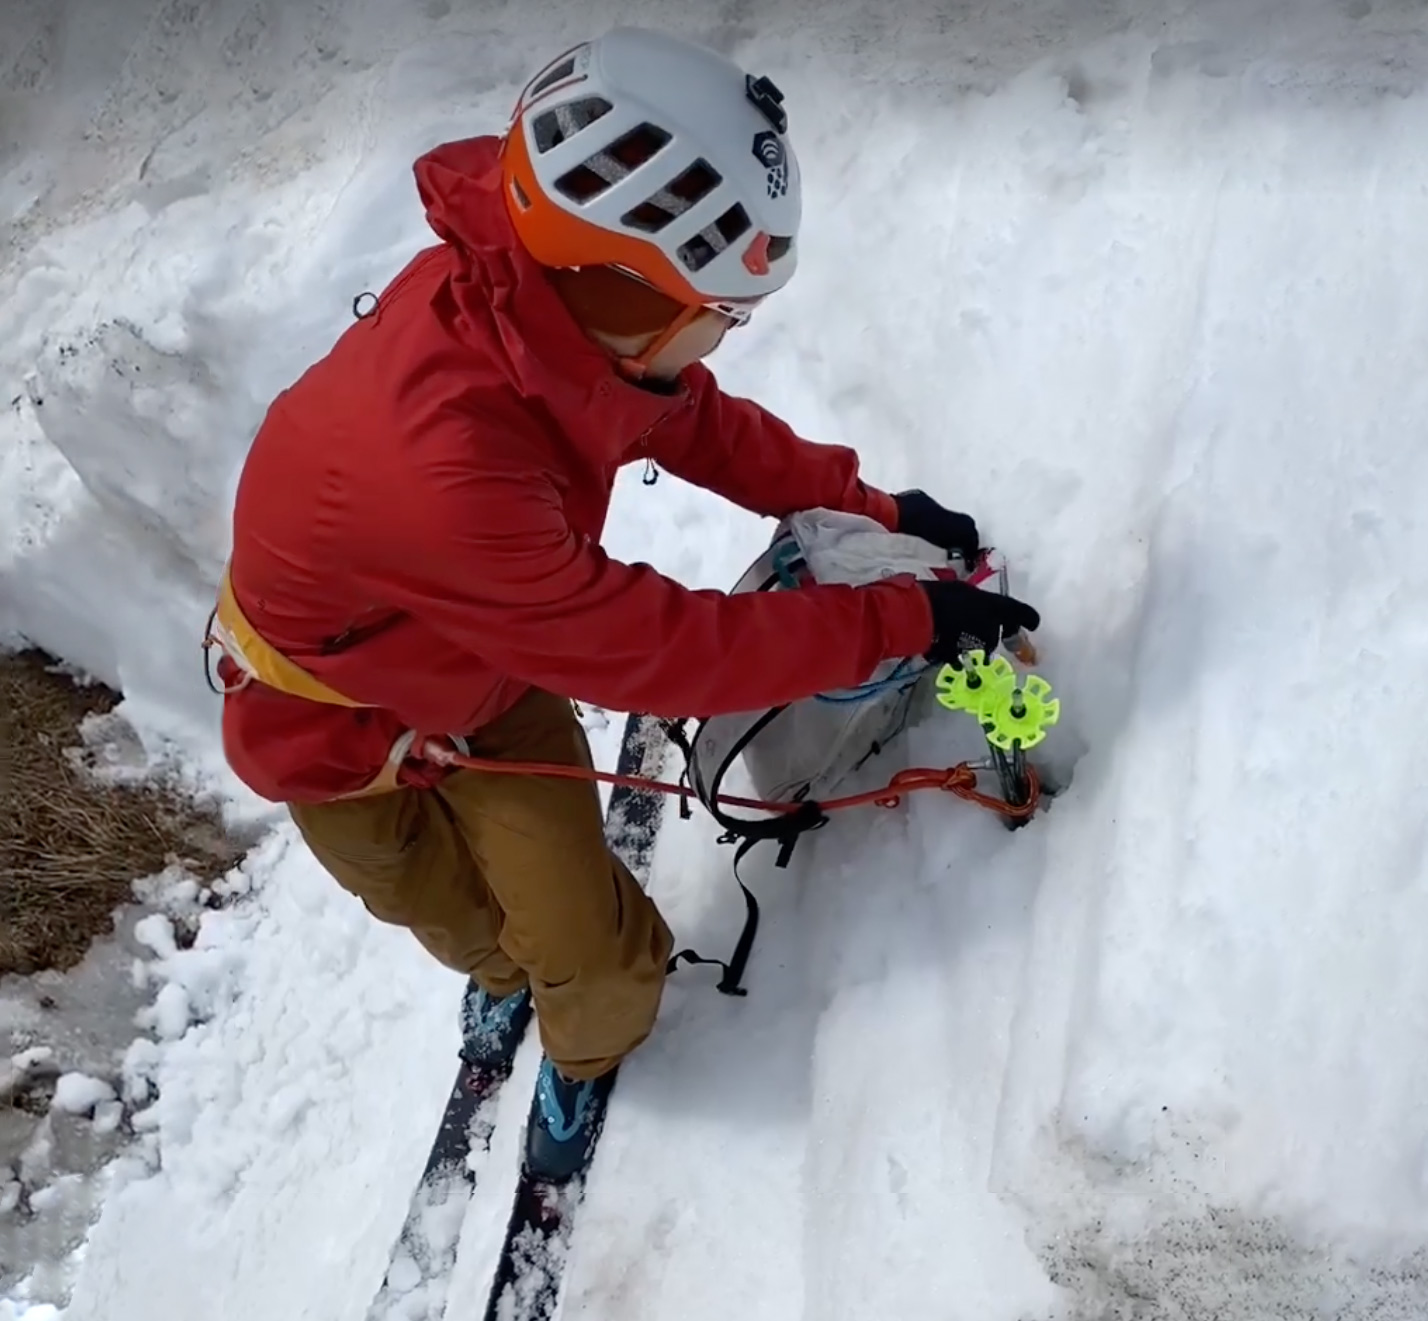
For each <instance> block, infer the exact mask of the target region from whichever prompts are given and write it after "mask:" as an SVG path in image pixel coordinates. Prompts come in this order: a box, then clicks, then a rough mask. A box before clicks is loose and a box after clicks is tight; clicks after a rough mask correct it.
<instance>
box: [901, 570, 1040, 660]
mask: <svg viewBox="0 0 1428 1321" xmlns="http://www.w3.org/2000/svg"><path fill="white" fill-rule="evenodd" d="M918 586H919V587H921V588H922V590H923V591H924V592H926V593H927V599H928V602H929V603H930V604H931V606H932V645H931V646H930V647H929V648H928V649H927V651H926V652H925V653H924V655H925V656H926V657H927V659H928V660H930V661H932V662H934V663H935V664H941V665H948V664H951V663H952V662H954V661H956V660H957V659H958V658H959V657H960V656H961V655H962V654H963V653H964V652H968V651H978V650H981V651H983V652H985V653H986V654H987V656H988V657H989V658H990V657H991V654H992V652H993V651H994V650H996V647H997V644H998V643H999V642H1001V640H1002V639H1003V638H1004V637H1011V636H1012V635H1013V634H1015V633H1017V632H1019V631H1020V630H1021V629H1036V628H1040V627H1041V616H1040V615H1039V614H1037V612H1036V611H1035V610H1033V609H1032V608H1031V606H1029V605H1027V604H1026V602H1025V601H1018V600H1017V599H1016V597H1014V596H1003V595H1002V594H1001V593H1000V592H991V591H983V590H982V589H981V588H980V587H973V586H971V585H970V584H968V583H964V582H955V581H950V580H949V581H946V582H943V581H937V582H922V583H919V584H918Z"/></svg>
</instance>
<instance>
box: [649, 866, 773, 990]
mask: <svg viewBox="0 0 1428 1321" xmlns="http://www.w3.org/2000/svg"><path fill="white" fill-rule="evenodd" d="M758 842H759V841H758V840H756V839H746V840H744V841H743V842H742V843H741V844H740V845H739V847H738V848H737V849H736V850H735V851H734V880H735V881H736V882H737V883H738V886H739V889H741V890H742V891H743V892H744V907H745V910H746V914H745V917H744V929H743V930H742V931H741V932H740V933H739V943H738V944H737V945H735V946H734V952H733V954H731V955H730V956H729V961H728V962H727V963H726V962H724V960H723V959H706V958H705V957H704V956H703V955H702V954H696V953H695V952H694V951H693V950H692V949H683V950H680V951H679V953H678V954H676V955H675V956H674V957H673V958H672V959H670V961H669V967H668V968H667V969H666V973H672V972H673V971H674V970H675V969H676V968H678V967H679V965H680V964H681V963H691V964H693V963H698V964H707V965H708V966H710V967H714V968H723V969H724V975H723V976H722V977H721V978H720V979H719V985H718V986H717V987H716V988H715V989H716V990H718V991H719V992H720V994H722V995H740V996H742V995H748V993H749V992H748V989H747V988H746V987H745V986H744V984H743V982H744V972H745V970H746V969H747V968H748V966H749V955H750V954H752V953H753V952H754V937H755V936H757V935H758V934H759V901H758V900H757V899H755V898H754V893H753V891H752V890H750V889H749V887H748V886H747V885H745V884H744V881H743V877H741V876H740V875H739V863H740V862H742V861H743V859H744V854H746V853H747V852H748V851H749V850H750V849H751V848H753V847H754V845H755V844H757V843H758Z"/></svg>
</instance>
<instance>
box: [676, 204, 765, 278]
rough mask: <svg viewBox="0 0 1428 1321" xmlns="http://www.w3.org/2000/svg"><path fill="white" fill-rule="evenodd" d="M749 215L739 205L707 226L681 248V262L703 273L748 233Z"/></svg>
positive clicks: (732, 207)
mask: <svg viewBox="0 0 1428 1321" xmlns="http://www.w3.org/2000/svg"><path fill="white" fill-rule="evenodd" d="M749 227H750V221H749V213H748V212H747V211H745V210H744V208H743V207H742V206H740V205H738V204H737V203H736V204H735V205H734V206H731V207H730V208H729V209H728V210H727V211H725V212H724V214H723V215H722V216H720V217H719V219H718V220H715V221H714V222H713V223H711V224H708V225H705V226H704V228H703V229H701V230H700V231H699V233H697V234H696V235H695V236H694V237H693V238H692V239H690V240H689V242H688V243H685V244H682V245H681V246H680V248H679V253H678V255H679V260H680V261H682V262H683V263H684V264H685V266H686V267H687V268H688V269H689V270H691V271H702V270H703V269H704V268H705V267H706V266H707V265H709V263H710V262H711V261H713V260H714V258H715V257H717V256H718V255H719V254H720V253H721V252H723V251H724V249H725V248H727V247H728V246H729V244H731V243H732V242H733V241H734V240H735V239H736V238H738V237H739V235H740V234H745V233H747V232H748V230H749Z"/></svg>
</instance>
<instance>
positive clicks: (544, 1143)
mask: <svg viewBox="0 0 1428 1321" xmlns="http://www.w3.org/2000/svg"><path fill="white" fill-rule="evenodd" d="M614 1085H615V1070H614V1069H611V1070H610V1071H609V1072H608V1073H606V1074H602V1075H601V1076H600V1077H599V1078H595V1079H593V1080H590V1081H585V1082H578V1081H575V1080H573V1079H570V1078H567V1077H565V1075H564V1074H562V1073H561V1072H560V1070H558V1069H557V1068H556V1067H555V1065H553V1064H552V1063H551V1062H550V1059H549V1058H548V1057H546V1056H542V1057H541V1062H540V1073H539V1075H538V1076H537V1078H536V1087H535V1097H534V1098H533V1099H532V1101H531V1113H530V1119H529V1122H528V1123H527V1126H526V1169H527V1170H528V1171H529V1172H530V1173H531V1174H533V1175H535V1176H536V1177H537V1178H541V1179H546V1180H549V1181H550V1182H551V1183H564V1182H565V1181H566V1180H568V1179H570V1178H573V1177H574V1176H575V1175H577V1174H579V1173H581V1172H582V1171H583V1170H584V1169H585V1167H586V1165H587V1164H588V1163H589V1160H590V1154H591V1151H592V1150H593V1148H594V1146H595V1139H596V1138H597V1137H598V1136H599V1135H600V1128H601V1125H602V1124H603V1122H604V1118H605V1102H606V1101H607V1100H608V1099H609V1096H610V1092H611V1090H612V1089H613V1087H614Z"/></svg>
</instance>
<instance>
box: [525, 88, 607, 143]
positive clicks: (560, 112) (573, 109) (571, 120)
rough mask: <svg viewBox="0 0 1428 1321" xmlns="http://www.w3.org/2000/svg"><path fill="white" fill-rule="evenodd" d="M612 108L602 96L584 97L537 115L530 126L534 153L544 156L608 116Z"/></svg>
mask: <svg viewBox="0 0 1428 1321" xmlns="http://www.w3.org/2000/svg"><path fill="white" fill-rule="evenodd" d="M613 109H614V107H613V106H612V105H611V104H610V103H609V102H608V101H607V100H605V98H604V97H603V96H586V97H582V98H581V99H580V100H579V101H571V102H569V103H568V104H566V105H562V106H556V108H555V109H554V110H547V111H546V112H545V113H544V114H542V115H538V116H537V117H536V120H535V122H534V124H532V125H531V133H532V135H533V136H534V137H535V147H536V151H537V152H538V153H540V154H541V155H544V154H545V153H546V152H548V151H549V150H550V149H551V148H552V147H558V146H560V144H561V143H562V142H565V141H567V140H568V139H570V138H573V137H574V136H575V135H576V134H577V133H579V132H580V130H581V129H585V128H589V127H590V125H591V124H593V123H594V122H595V121H596V120H597V119H600V118H603V117H604V116H605V115H608V114H609V113H610V111H611V110H613Z"/></svg>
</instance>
